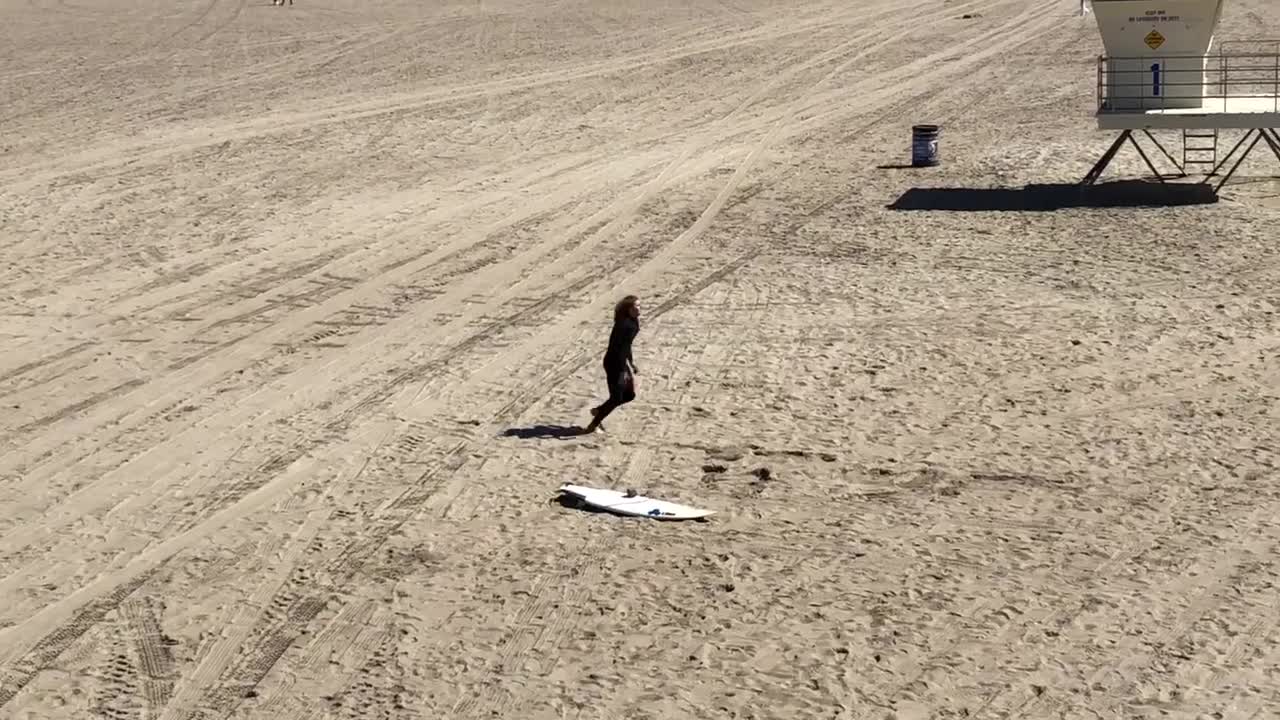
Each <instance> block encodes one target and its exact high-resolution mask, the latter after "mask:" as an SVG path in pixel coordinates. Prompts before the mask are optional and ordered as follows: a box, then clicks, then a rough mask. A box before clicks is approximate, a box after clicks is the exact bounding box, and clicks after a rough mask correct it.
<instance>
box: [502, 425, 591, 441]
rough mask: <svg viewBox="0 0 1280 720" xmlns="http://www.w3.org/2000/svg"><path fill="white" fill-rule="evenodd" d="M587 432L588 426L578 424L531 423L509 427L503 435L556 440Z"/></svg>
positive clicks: (523, 438) (524, 438) (526, 438)
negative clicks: (529, 424) (583, 426)
mask: <svg viewBox="0 0 1280 720" xmlns="http://www.w3.org/2000/svg"><path fill="white" fill-rule="evenodd" d="M585 432H586V428H582V427H579V426H577V425H531V426H529V427H521V428H507V429H506V430H504V431H503V433H502V436H503V437H515V438H520V439H521V440H556V439H562V438H570V437H577V436H579V435H582V434H583V433H585Z"/></svg>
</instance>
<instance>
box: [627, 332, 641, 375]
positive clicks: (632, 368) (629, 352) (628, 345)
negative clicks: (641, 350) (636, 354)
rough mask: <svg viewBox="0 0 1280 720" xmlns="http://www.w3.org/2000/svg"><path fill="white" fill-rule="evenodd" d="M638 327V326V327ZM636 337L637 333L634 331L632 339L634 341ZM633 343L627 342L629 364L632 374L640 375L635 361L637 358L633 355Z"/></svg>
mask: <svg viewBox="0 0 1280 720" xmlns="http://www.w3.org/2000/svg"><path fill="white" fill-rule="evenodd" d="M637 329H638V328H637ZM635 337H636V334H635V333H634V332H633V333H632V334H631V339H632V341H634V340H635ZM631 345H632V343H627V364H628V365H630V366H631V374H632V375H639V374H640V371H639V370H637V369H636V361H635V358H633V357H631Z"/></svg>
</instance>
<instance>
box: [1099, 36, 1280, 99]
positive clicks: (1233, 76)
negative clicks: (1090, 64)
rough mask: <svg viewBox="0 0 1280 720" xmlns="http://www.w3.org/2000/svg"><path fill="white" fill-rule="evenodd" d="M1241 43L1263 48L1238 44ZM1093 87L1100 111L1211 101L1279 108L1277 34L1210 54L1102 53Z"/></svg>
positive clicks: (1279, 49) (1226, 44) (1229, 44)
mask: <svg viewBox="0 0 1280 720" xmlns="http://www.w3.org/2000/svg"><path fill="white" fill-rule="evenodd" d="M1245 46H1248V47H1249V48H1258V47H1260V46H1261V47H1262V48H1263V49H1261V50H1252V49H1249V50H1245V49H1237V48H1243V47H1245ZM1268 46H1270V47H1271V48H1272V49H1271V50H1266V48H1267V47H1268ZM1097 93H1098V94H1097V101H1098V113H1099V114H1107V113H1135V112H1147V111H1152V110H1169V109H1174V108H1186V107H1188V106H1197V107H1203V106H1206V105H1209V104H1210V102H1211V101H1213V102H1212V105H1213V108H1214V111H1215V112H1225V113H1230V112H1241V113H1244V112H1275V113H1280V40H1246V41H1229V42H1224V43H1222V45H1220V47H1219V50H1218V52H1215V53H1209V54H1208V55H1158V56H1157V55H1133V56H1107V55H1103V56H1100V57H1099V58H1098V88H1097Z"/></svg>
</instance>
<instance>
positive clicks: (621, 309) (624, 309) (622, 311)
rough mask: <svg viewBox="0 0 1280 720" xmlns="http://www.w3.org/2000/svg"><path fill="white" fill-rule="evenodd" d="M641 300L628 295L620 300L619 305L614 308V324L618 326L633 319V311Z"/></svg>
mask: <svg viewBox="0 0 1280 720" xmlns="http://www.w3.org/2000/svg"><path fill="white" fill-rule="evenodd" d="M639 300H640V298H638V297H636V296H635V295H628V296H626V297H624V298H622V299H621V300H619V301H618V304H617V305H614V306H613V324H615V325H617V324H618V323H620V322H622V321H623V320H626V319H629V318H631V317H632V314H631V311H632V310H633V309H634V308H635V306H636V302H637V301H639ZM637 322H639V321H638V320H637Z"/></svg>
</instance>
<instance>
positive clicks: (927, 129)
mask: <svg viewBox="0 0 1280 720" xmlns="http://www.w3.org/2000/svg"><path fill="white" fill-rule="evenodd" d="M940 130H941V128H939V127H938V126H937V125H914V126H912V128H911V165H912V167H931V166H933V165H937V164H938V133H939V131H940Z"/></svg>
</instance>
